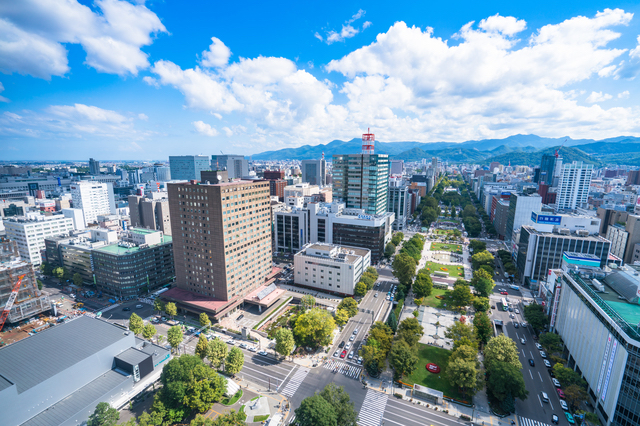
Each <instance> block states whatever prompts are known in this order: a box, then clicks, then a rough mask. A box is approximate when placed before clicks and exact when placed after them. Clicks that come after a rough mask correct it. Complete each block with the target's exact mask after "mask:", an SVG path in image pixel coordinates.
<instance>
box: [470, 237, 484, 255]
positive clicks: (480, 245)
mask: <svg viewBox="0 0 640 426" xmlns="http://www.w3.org/2000/svg"><path fill="white" fill-rule="evenodd" d="M469 248H470V249H472V250H473V252H474V253H480V252H481V251H486V250H487V243H485V242H484V241H480V240H469Z"/></svg>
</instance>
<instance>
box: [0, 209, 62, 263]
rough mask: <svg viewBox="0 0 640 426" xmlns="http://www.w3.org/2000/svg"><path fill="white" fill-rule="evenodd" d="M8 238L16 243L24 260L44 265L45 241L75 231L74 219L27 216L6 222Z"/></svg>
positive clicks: (6, 220)
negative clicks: (42, 254)
mask: <svg viewBox="0 0 640 426" xmlns="http://www.w3.org/2000/svg"><path fill="white" fill-rule="evenodd" d="M4 227H5V230H6V234H7V238H9V239H10V240H12V241H15V242H16V244H17V245H18V251H19V252H20V256H21V257H22V259H24V260H26V261H28V262H31V263H32V264H34V265H36V266H37V265H40V264H41V263H42V256H41V255H40V253H41V252H42V251H43V250H45V244H44V239H45V238H47V237H51V236H54V235H60V234H65V233H69V232H70V231H73V219H70V218H67V217H64V216H61V215H54V216H41V215H27V216H19V217H12V218H7V219H5V221H4Z"/></svg>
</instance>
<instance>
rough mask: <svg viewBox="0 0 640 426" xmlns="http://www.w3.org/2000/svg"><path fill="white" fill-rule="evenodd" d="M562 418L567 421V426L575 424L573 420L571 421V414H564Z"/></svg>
mask: <svg viewBox="0 0 640 426" xmlns="http://www.w3.org/2000/svg"><path fill="white" fill-rule="evenodd" d="M564 416H565V417H566V418H567V421H568V422H569V424H572V425H573V424H575V423H576V421H575V420H573V416H572V415H571V414H569V413H564Z"/></svg>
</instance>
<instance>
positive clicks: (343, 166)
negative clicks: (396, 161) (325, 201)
mask: <svg viewBox="0 0 640 426" xmlns="http://www.w3.org/2000/svg"><path fill="white" fill-rule="evenodd" d="M388 193H389V156H388V155H386V154H349V155H334V156H333V197H334V198H336V199H340V200H342V202H343V203H345V204H346V207H347V208H357V209H364V210H365V212H366V213H367V214H371V215H376V214H383V213H385V212H387V204H388Z"/></svg>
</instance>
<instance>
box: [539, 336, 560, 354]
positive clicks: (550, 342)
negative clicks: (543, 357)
mask: <svg viewBox="0 0 640 426" xmlns="http://www.w3.org/2000/svg"><path fill="white" fill-rule="evenodd" d="M538 343H540V344H541V345H542V347H544V348H545V349H546V350H547V352H549V353H550V354H552V353H557V352H560V351H562V339H560V336H558V335H557V334H555V333H544V334H542V335H540V339H539V340H538Z"/></svg>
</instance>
